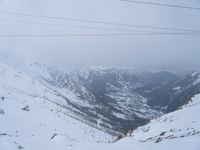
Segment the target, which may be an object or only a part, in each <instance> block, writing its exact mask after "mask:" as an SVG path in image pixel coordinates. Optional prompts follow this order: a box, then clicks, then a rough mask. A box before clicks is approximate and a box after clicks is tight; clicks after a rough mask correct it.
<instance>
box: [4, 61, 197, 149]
mask: <svg viewBox="0 0 200 150" xmlns="http://www.w3.org/2000/svg"><path fill="white" fill-rule="evenodd" d="M16 67H17V66H16ZM54 99H57V100H58V101H59V100H60V103H61V104H62V103H63V101H62V99H59V97H57V96H56V94H55V93H53V91H51V90H49V89H48V88H47V87H46V86H45V85H43V84H41V83H40V81H39V80H35V78H33V77H32V76H31V75H29V74H26V73H25V72H23V71H20V70H18V69H16V68H15V67H10V66H9V65H7V64H6V63H0V150H18V149H24V150H70V149H71V150H93V149H99V150H100V149H107V150H111V149H114V150H168V149H171V150H177V149H181V150H200V117H199V112H200V94H199V95H196V96H195V97H194V98H192V100H191V102H190V103H189V104H187V105H185V106H183V107H182V108H181V109H180V110H178V111H176V112H173V113H170V114H167V115H164V116H162V117H160V118H157V119H154V120H152V121H151V122H150V123H149V124H147V125H146V126H143V127H139V128H138V129H137V130H135V131H134V132H133V133H132V134H131V135H129V137H126V138H123V139H122V140H120V141H118V142H113V141H114V140H115V139H116V137H112V136H111V135H109V134H107V133H105V132H103V131H100V130H97V129H95V128H92V127H91V126H89V125H87V124H85V123H83V122H81V121H78V120H77V118H76V119H73V116H72V115H71V114H70V112H67V111H66V110H65V109H64V108H62V107H58V105H56V104H55V103H54V101H53V100H54Z"/></svg>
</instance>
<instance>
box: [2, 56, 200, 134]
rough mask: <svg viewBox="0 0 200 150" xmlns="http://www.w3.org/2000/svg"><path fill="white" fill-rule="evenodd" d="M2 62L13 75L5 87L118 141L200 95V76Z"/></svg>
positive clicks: (7, 60) (7, 79) (14, 61)
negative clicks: (41, 100) (51, 104)
mask: <svg viewBox="0 0 200 150" xmlns="http://www.w3.org/2000/svg"><path fill="white" fill-rule="evenodd" d="M1 62H2V63H1V64H2V65H3V66H2V68H6V67H7V70H6V71H2V76H3V75H4V73H6V72H9V71H11V70H13V73H11V75H6V77H7V78H6V79H4V78H2V82H3V83H4V84H6V85H10V84H11V87H12V88H15V89H16V90H18V91H19V92H21V93H26V94H29V95H31V96H33V97H40V98H41V99H46V101H49V102H51V103H54V104H55V105H56V106H57V107H60V109H62V110H64V112H63V113H64V114H67V115H70V116H71V117H73V118H75V119H77V120H80V121H82V122H84V123H87V124H89V125H90V126H93V127H95V128H97V129H100V130H104V131H106V132H107V133H109V134H112V135H115V136H118V135H121V134H123V133H126V132H129V131H130V130H133V129H135V128H137V127H138V126H141V125H144V124H146V123H148V122H149V121H150V120H151V119H153V118H155V117H157V116H161V115H162V114H164V113H167V112H171V111H174V110H176V109H177V108H178V107H180V106H181V105H183V104H185V103H187V101H188V99H190V98H191V97H192V96H194V95H195V94H196V93H198V92H199V91H200V86H199V85H200V84H199V83H198V82H197V83H196V84H194V83H195V81H197V80H198V79H199V75H198V73H196V74H192V75H188V76H185V77H179V76H177V75H174V74H172V73H169V72H165V71H162V72H158V73H152V72H149V71H146V70H145V71H144V70H143V71H141V70H140V71H138V70H133V69H118V68H100V67H95V68H88V69H64V68H57V67H52V66H50V67H47V66H46V65H41V64H40V63H33V64H30V65H27V64H25V63H22V62H20V61H18V60H15V59H13V58H2V59H1ZM13 76H14V78H13ZM22 78H24V79H22ZM26 78H27V79H26ZM11 79H12V80H13V81H12V80H11ZM182 83H184V84H182ZM23 84H24V85H23ZM177 87H181V89H177ZM39 89H40V90H39Z"/></svg>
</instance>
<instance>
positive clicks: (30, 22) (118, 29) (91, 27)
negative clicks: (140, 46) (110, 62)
mask: <svg viewBox="0 0 200 150" xmlns="http://www.w3.org/2000/svg"><path fill="white" fill-rule="evenodd" d="M0 21H5V22H14V23H28V24H39V25H50V26H58V27H70V28H83V29H95V30H112V31H129V32H148V31H138V30H128V29H121V28H106V27H95V26H81V25H67V24H60V23H59V24H58V23H47V22H37V21H24V20H13V19H1V18H0Z"/></svg>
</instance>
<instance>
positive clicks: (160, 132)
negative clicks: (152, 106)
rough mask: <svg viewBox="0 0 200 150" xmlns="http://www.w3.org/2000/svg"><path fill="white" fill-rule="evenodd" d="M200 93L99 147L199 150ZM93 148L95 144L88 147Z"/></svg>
mask: <svg viewBox="0 0 200 150" xmlns="http://www.w3.org/2000/svg"><path fill="white" fill-rule="evenodd" d="M199 111H200V94H198V95H196V96H194V97H193V98H192V99H191V101H190V102H189V103H188V104H186V105H184V106H183V107H182V108H180V109H179V110H177V111H175V112H172V113H169V114H166V115H164V116H162V117H159V118H157V119H153V120H152V121H151V122H150V123H149V124H147V125H145V126H143V127H139V128H138V129H137V130H135V131H133V133H132V134H130V135H128V137H126V138H123V139H122V140H120V141H118V142H116V143H113V144H109V145H108V144H99V145H98V147H99V149H115V150H121V149H126V150H168V149H172V150H177V149H181V150H188V149H190V150H199V149H200V117H199ZM82 147H83V148H85V149H93V148H94V146H84V145H82Z"/></svg>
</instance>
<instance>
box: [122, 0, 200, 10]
mask: <svg viewBox="0 0 200 150" xmlns="http://www.w3.org/2000/svg"><path fill="white" fill-rule="evenodd" d="M120 1H126V2H131V3H136V4H145V5H156V6H164V7H174V8H182V9H192V10H200V8H199V7H190V6H182V5H172V4H164V3H155V2H145V1H135V0H120Z"/></svg>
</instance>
